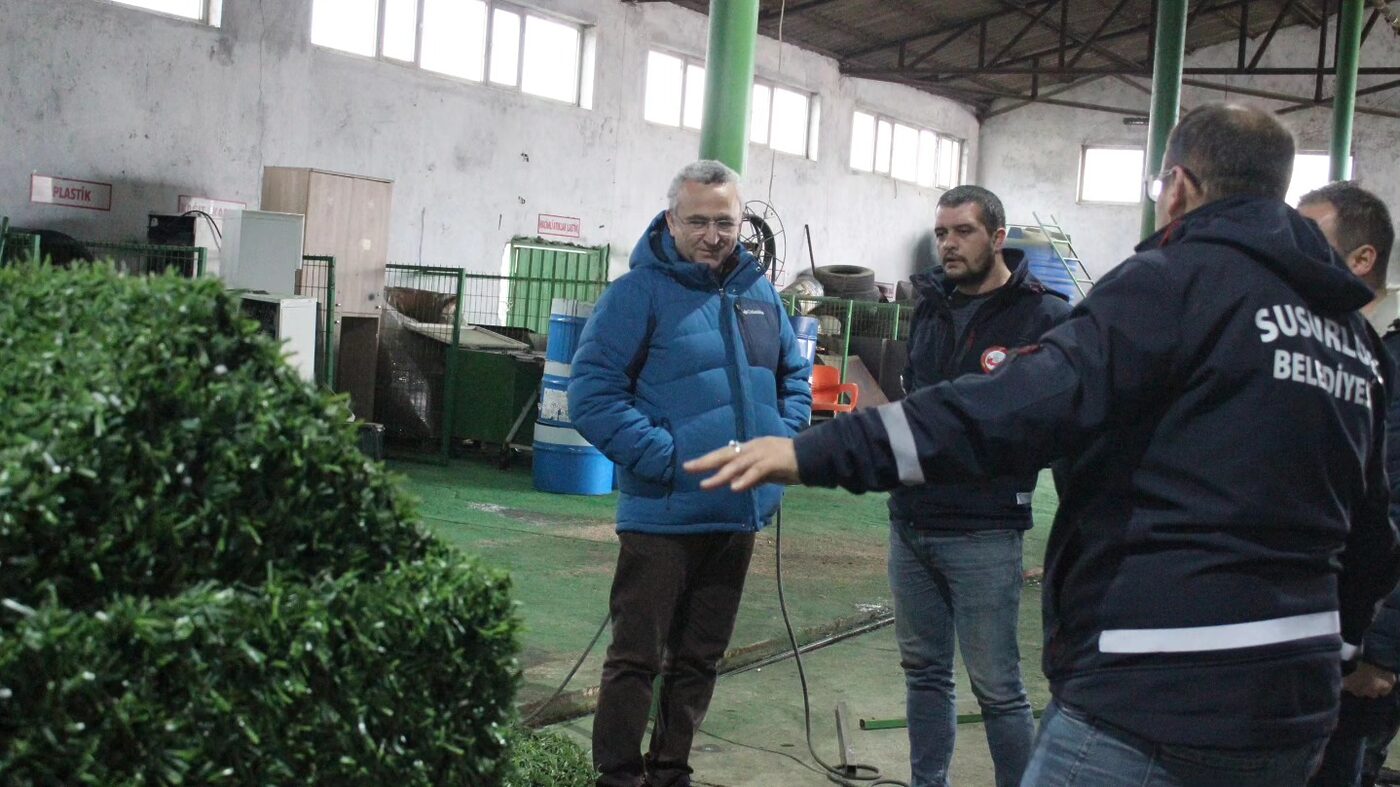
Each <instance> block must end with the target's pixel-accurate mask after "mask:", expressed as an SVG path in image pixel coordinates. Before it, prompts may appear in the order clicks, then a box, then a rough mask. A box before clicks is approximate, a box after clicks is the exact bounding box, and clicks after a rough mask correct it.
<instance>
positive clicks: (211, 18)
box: [111, 0, 223, 27]
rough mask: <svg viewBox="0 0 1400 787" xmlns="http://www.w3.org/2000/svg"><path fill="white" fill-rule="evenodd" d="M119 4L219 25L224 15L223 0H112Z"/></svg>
mask: <svg viewBox="0 0 1400 787" xmlns="http://www.w3.org/2000/svg"><path fill="white" fill-rule="evenodd" d="M111 2H113V3H116V4H117V5H126V6H131V7H132V8H142V9H145V10H147V11H155V12H156V13H159V14H169V15H171V16H180V17H184V18H185V19H193V20H195V21H196V22H205V23H207V24H210V25H213V26H215V27H218V26H219V23H220V22H221V21H222V17H223V0H111Z"/></svg>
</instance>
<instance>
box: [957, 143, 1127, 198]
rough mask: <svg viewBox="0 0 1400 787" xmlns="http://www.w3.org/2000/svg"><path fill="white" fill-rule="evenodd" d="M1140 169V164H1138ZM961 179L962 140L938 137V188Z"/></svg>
mask: <svg viewBox="0 0 1400 787" xmlns="http://www.w3.org/2000/svg"><path fill="white" fill-rule="evenodd" d="M1138 169H1142V164H1141V163H1139V164H1138ZM1134 171H1135V172H1136V171H1137V170H1134ZM961 181H962V142H960V141H958V140H956V139H952V138H951V137H939V138H938V183H937V185H938V186H939V187H940V188H945V189H950V188H952V187H954V186H958V185H961Z"/></svg>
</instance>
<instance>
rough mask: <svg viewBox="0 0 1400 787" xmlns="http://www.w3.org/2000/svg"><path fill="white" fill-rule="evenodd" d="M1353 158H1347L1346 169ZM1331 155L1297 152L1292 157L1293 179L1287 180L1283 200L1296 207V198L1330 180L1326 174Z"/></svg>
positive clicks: (1349, 166) (1324, 184) (1328, 169)
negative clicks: (1286, 193) (1286, 190)
mask: <svg viewBox="0 0 1400 787" xmlns="http://www.w3.org/2000/svg"><path fill="white" fill-rule="evenodd" d="M1354 161H1355V158H1352V157H1349V158H1348V159H1347V170H1348V171H1350V170H1351V165H1352V163H1353V162H1354ZM1331 165H1332V157H1331V156H1329V155H1328V154H1326V153H1299V154H1297V155H1295V156H1294V157H1293V179H1292V180H1290V181H1289V182H1288V196H1286V197H1284V201H1285V202H1287V203H1288V204H1289V205H1293V206H1294V207H1297V205H1298V200H1299V199H1300V198H1301V197H1302V196H1303V195H1304V194H1307V193H1308V192H1309V191H1312V190H1313V189H1315V188H1319V187H1322V186H1326V185H1327V184H1328V183H1331V182H1332V179H1331V178H1330V177H1329V176H1328V173H1329V171H1330V170H1331Z"/></svg>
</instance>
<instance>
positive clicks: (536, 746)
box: [503, 727, 597, 787]
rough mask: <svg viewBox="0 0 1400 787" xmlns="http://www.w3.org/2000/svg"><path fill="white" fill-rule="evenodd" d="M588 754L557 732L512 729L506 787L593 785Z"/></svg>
mask: <svg viewBox="0 0 1400 787" xmlns="http://www.w3.org/2000/svg"><path fill="white" fill-rule="evenodd" d="M596 778H597V774H596V772H595V771H594V770H593V766H592V764H591V763H590V762H589V761H588V755H587V754H586V753H584V751H583V749H581V748H580V747H579V746H578V745H577V744H575V743H574V742H573V741H571V740H569V739H568V738H565V737H564V736H563V735H560V734H559V733H557V732H531V731H530V730H525V729H521V728H518V727H517V728H516V729H514V730H512V731H511V773H510V775H509V776H507V777H506V781H505V784H504V785H503V787H592V785H593V782H594V780H595V779H596Z"/></svg>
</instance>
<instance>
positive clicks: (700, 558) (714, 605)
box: [593, 533, 754, 787]
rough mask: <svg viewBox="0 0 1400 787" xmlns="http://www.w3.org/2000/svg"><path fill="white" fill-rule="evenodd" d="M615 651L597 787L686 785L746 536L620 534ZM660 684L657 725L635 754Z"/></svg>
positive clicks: (596, 758)
mask: <svg viewBox="0 0 1400 787" xmlns="http://www.w3.org/2000/svg"><path fill="white" fill-rule="evenodd" d="M618 540H619V541H621V542H622V550H621V552H620V553H619V554H618V557H617V571H616V573H615V574H614V575H613V585H612V597H611V600H610V602H609V605H610V608H611V610H612V644H611V645H609V646H608V655H607V659H606V661H604V663H603V679H602V685H601V687H600V693H599V696H598V713H597V716H596V717H595V718H594V721H593V764H594V767H595V768H596V769H597V771H598V772H599V777H598V787H638V786H639V785H642V784H646V785H650V786H651V787H682V786H683V785H688V784H690V773H691V769H690V764H689V760H690V746H691V741H692V740H693V739H694V737H695V731H696V730H697V729H698V728H699V727H700V722H702V721H704V719H705V711H706V710H707V709H708V708H709V707H710V696H711V694H712V693H713V692H714V688H715V678H716V675H717V672H716V668H717V666H718V664H719V660H720V658H721V657H722V656H723V655H724V651H725V648H727V647H728V646H729V637H730V635H732V634H733V633H734V619H735V617H736V616H737V615H738V612H739V599H740V598H741V597H742V596H743V594H744V577H745V575H746V574H747V573H748V568H749V558H751V557H752V556H753V541H754V536H753V534H752V533H705V534H697V535H674V536H672V535H652V534H647V533H619V534H618ZM657 675H660V676H661V678H662V680H661V689H660V695H659V697H658V698H657V700H658V702H657V718H656V724H655V726H653V728H652V732H651V744H650V746H649V748H648V752H647V755H646V757H645V758H644V757H643V756H642V754H641V745H642V736H643V735H644V734H645V733H646V726H647V716H648V714H649V712H650V710H651V702H652V683H653V681H654V680H655V679H656V676H657Z"/></svg>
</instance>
